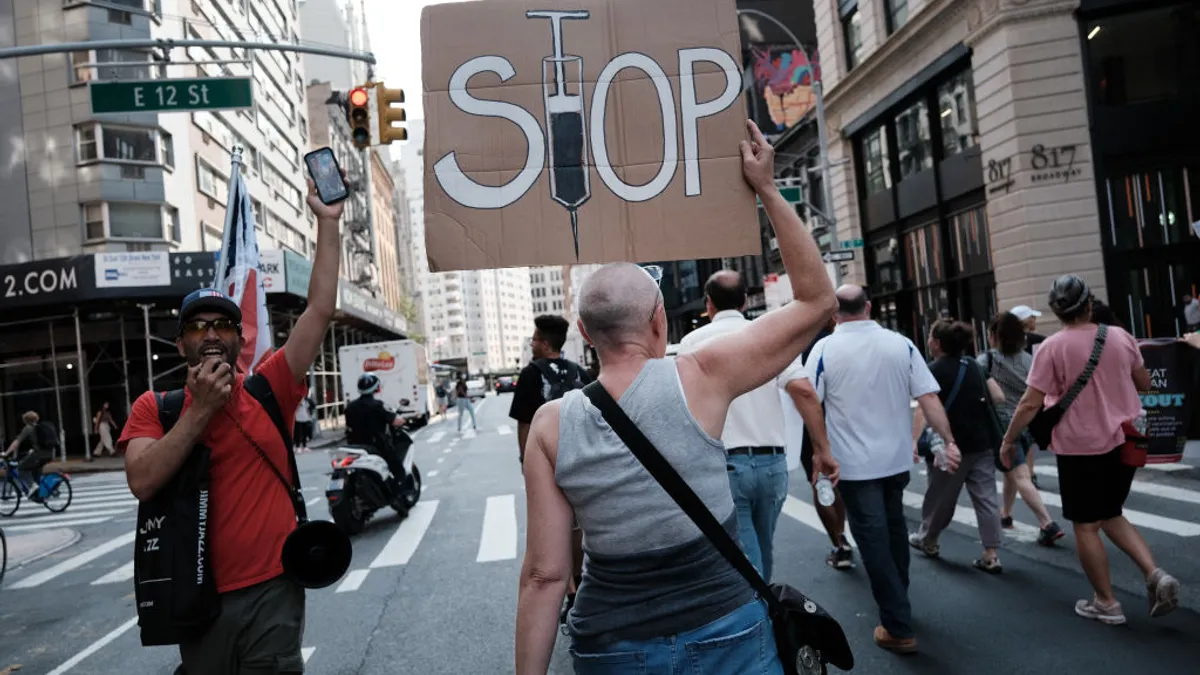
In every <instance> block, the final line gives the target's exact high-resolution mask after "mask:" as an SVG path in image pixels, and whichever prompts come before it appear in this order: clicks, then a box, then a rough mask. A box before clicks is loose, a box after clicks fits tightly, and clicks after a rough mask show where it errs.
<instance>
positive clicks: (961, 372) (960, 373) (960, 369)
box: [943, 359, 967, 410]
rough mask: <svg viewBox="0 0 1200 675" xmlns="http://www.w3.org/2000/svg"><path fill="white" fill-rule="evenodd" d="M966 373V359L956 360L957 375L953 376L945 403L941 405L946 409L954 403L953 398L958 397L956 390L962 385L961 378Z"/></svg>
mask: <svg viewBox="0 0 1200 675" xmlns="http://www.w3.org/2000/svg"><path fill="white" fill-rule="evenodd" d="M966 374H967V361H966V359H960V360H959V362H958V375H957V376H956V377H955V378H954V386H953V387H950V395H949V396H947V397H946V405H945V406H943V407H944V408H945V409H946V410H949V409H950V406H952V405H954V399H956V398H958V390H959V388H960V387H962V383H963V378H964V377H965V376H966Z"/></svg>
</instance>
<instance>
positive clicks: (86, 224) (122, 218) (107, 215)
mask: <svg viewBox="0 0 1200 675" xmlns="http://www.w3.org/2000/svg"><path fill="white" fill-rule="evenodd" d="M80 210H81V213H82V219H83V229H84V238H85V239H86V240H88V241H103V240H106V239H128V240H144V239H150V240H156V241H162V240H164V239H168V238H169V239H170V240H171V241H174V242H176V243H178V242H179V241H180V239H181V235H180V223H179V210H178V209H176V208H175V207H173V206H170V205H169V204H151V203H144V202H92V203H88V204H83V205H82V206H81V207H80Z"/></svg>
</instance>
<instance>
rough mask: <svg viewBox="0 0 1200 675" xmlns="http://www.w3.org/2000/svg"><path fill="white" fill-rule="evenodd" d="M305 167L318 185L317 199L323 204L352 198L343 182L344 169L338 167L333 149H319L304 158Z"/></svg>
mask: <svg viewBox="0 0 1200 675" xmlns="http://www.w3.org/2000/svg"><path fill="white" fill-rule="evenodd" d="M304 165H305V166H306V167H308V174H309V175H310V176H312V179H313V182H314V183H316V184H317V197H318V198H319V199H320V200H321V203H322V204H325V205H329V204H335V203H337V202H340V201H342V200H343V199H345V198H346V197H349V196H350V190H349V188H347V187H346V181H344V180H342V169H341V167H340V166H338V163H337V158H336V157H334V156H333V149H332V148H330V147H328V146H326V147H324V148H318V149H316V150H313V151H312V152H310V153H308V154H306V155H305V156H304Z"/></svg>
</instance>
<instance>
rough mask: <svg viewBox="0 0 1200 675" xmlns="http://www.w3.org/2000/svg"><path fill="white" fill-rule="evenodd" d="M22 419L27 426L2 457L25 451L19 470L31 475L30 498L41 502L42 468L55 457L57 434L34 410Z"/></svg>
mask: <svg viewBox="0 0 1200 675" xmlns="http://www.w3.org/2000/svg"><path fill="white" fill-rule="evenodd" d="M21 421H22V422H24V423H25V427H24V428H23V429H21V433H19V434H17V438H16V439H15V440H13V442H12V443H11V444H10V445H9V446H8V449H7V450H5V451H4V452H3V453H2V454H0V457H5V458H7V457H8V456H9V455H11V454H13V453H14V452H24V453H25V456H24V457H22V458H21V461H20V462H19V463H18V464H17V470H18V471H20V472H21V473H22V474H24V475H27V476H29V477H30V481H29V494H28V497H29V499H30V500H32V501H35V502H40V501H41V497H40V496H39V495H38V486H39V485H40V484H41V482H42V468H43V467H45V466H46V465H47V464H49V463H50V461H51V460H52V459H54V448H55V447H57V445H58V443H57V439H56V438H55V437H56V436H57V434H56V433H55V432H54V430H53V428H52V427H51V426H50V423H49V422H41V421H40V416H39V415H38V414H37V413H36V412H34V411H32V410H30V411H28V412H26V413H25V414H24V415H21Z"/></svg>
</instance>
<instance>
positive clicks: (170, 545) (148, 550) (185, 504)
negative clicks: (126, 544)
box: [133, 374, 291, 647]
mask: <svg viewBox="0 0 1200 675" xmlns="http://www.w3.org/2000/svg"><path fill="white" fill-rule="evenodd" d="M243 386H244V388H245V390H246V393H248V394H250V395H251V396H253V397H254V398H255V400H257V401H258V402H259V403H260V404H261V405H262V407H263V409H264V410H266V412H267V415H268V416H269V417H270V418H271V421H272V422H274V423H275V427H276V428H277V429H278V430H279V433H280V435H281V436H282V437H283V439H284V441H285V442H286V447H288V448H291V433H289V431H288V430H287V429H286V428H285V427H284V424H283V420H284V417H283V412H282V411H281V410H280V408H279V402H278V401H277V400H276V399H275V394H274V392H272V391H271V385H270V383H269V382H267V380H266V378H265V377H263V376H262V375H258V374H255V375H251V376H250V377H247V378H246V380H245V383H244V385H243ZM154 398H155V402H156V403H157V404H158V419H159V422H160V423H161V424H162V428H163V435H166V433H167V432H169V431H170V430H171V428H172V427H174V426H175V423H176V422H178V421H179V416H180V414H181V413H182V412H183V401H184V390H183V389H175V390H173V391H168V392H165V393H164V394H161V395H159V394H155V396H154ZM211 454H212V452H211V450H210V449H209V448H208V447H206V446H205V445H203V444H197V445H196V446H195V447H194V448H192V451H191V452H190V453H188V456H187V459H185V460H184V462H183V465H182V466H180V467H179V470H178V471H176V472H175V475H174V476H172V477H171V480H169V481H167V483H166V484H165V485H163V486H162V488H160V489H159V491H158V492H157V493H155V495H154V496H153V497H151V498H150V499H149V500H147V501H144V502H140V503H139V504H138V514H137V531H136V533H135V538H134V549H133V579H134V594H135V596H136V599H137V612H138V626H139V627H140V628H141V640H142V646H145V647H151V646H160V645H177V644H179V643H180V642H181V641H183V640H188V639H194V638H195V637H197V636H199V635H202V634H203V633H204V632H205V631H206V630H207V629H208V626H209V625H210V624H211V623H212V622H213V621H214V620H216V618H217V617H218V616H220V614H221V603H220V597H219V595H218V593H217V582H216V578H215V577H214V576H213V573H212V564H211V554H210V552H209V541H210V537H209V532H208V528H209V488H210V485H211V481H210V476H209V459H210V457H211ZM248 515H250V514H248Z"/></svg>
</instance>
